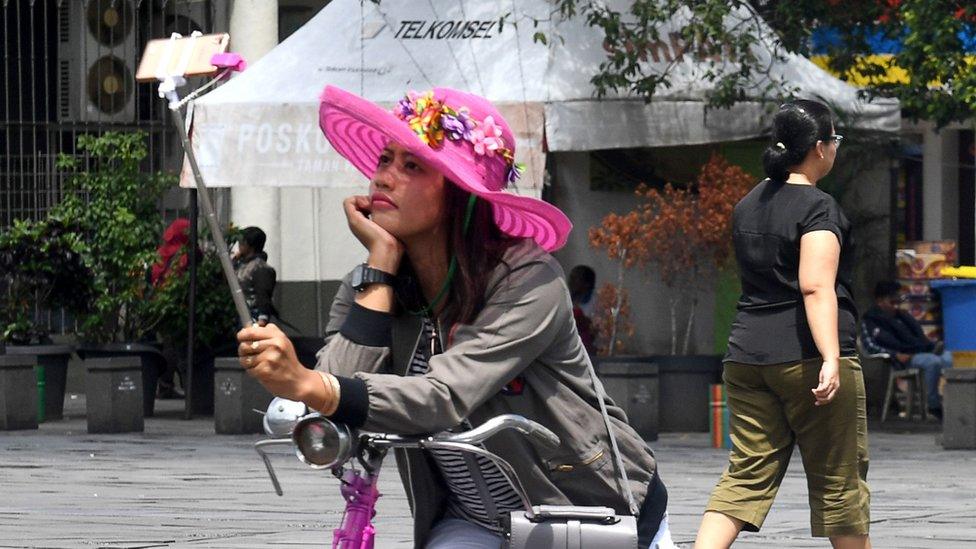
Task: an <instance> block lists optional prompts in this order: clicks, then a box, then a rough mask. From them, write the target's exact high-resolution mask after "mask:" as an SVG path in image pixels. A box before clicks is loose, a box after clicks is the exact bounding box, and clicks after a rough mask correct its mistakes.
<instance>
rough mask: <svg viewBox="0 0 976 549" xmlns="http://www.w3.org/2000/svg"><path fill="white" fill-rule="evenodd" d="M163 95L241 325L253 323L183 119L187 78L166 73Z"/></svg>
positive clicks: (163, 82) (161, 95)
mask: <svg viewBox="0 0 976 549" xmlns="http://www.w3.org/2000/svg"><path fill="white" fill-rule="evenodd" d="M159 80H160V82H159V96H160V97H165V98H166V99H167V100H168V101H169V111H170V114H171V115H172V117H173V123H174V124H175V125H176V129H177V130H178V131H179V134H180V141H182V142H183V150H184V151H186V158H187V160H189V162H190V169H191V170H192V172H193V179H194V182H195V183H196V188H197V195H198V198H199V199H200V204H201V205H202V206H203V214H204V217H205V218H206V220H207V225H208V226H209V227H210V234H211V235H212V236H213V241H214V246H216V247H217V255H219V256H220V266H221V267H222V268H223V271H224V278H226V279H227V284H228V285H229V286H230V294H231V297H232V298H233V299H234V307H235V308H236V309H237V316H238V319H239V320H240V321H241V326H244V327H248V326H250V325H251V324H253V322H254V321H253V320H252V319H251V312H250V311H249V310H248V308H247V303H246V302H245V301H244V291H243V290H241V283H240V281H239V280H238V279H237V273H236V272H234V265H233V264H232V263H231V261H230V252H228V250H227V245H226V241H225V240H224V233H223V231H221V230H220V223H218V222H217V213H216V212H215V211H214V207H213V203H212V202H211V201H210V193H209V192H207V186H206V185H205V184H204V183H203V175H201V174H200V167H199V166H198V165H197V158H196V155H194V154H193V147H192V146H191V145H190V139H189V137H188V136H187V134H186V126H185V125H184V123H183V116H182V112H181V109H180V107H181V103H180V96H179V94H178V93H177V91H176V88H178V87H179V86H182V85H183V84H185V83H186V79H185V78H183V76H182V74H180V75H166V76H163V77H160V78H159Z"/></svg>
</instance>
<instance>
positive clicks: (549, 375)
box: [238, 87, 672, 548]
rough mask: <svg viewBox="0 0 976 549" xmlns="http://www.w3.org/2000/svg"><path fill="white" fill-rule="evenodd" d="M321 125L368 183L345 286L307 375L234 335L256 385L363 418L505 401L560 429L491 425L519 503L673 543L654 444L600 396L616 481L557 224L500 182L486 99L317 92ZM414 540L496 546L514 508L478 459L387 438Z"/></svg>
mask: <svg viewBox="0 0 976 549" xmlns="http://www.w3.org/2000/svg"><path fill="white" fill-rule="evenodd" d="M319 116H320V118H319V121H320V125H321V127H322V131H323V132H324V133H325V136H326V138H327V139H328V140H329V142H330V143H331V144H332V146H333V147H335V149H336V150H337V151H338V152H339V153H340V154H342V155H343V156H344V157H345V158H347V159H348V160H349V161H350V162H352V164H353V165H355V166H356V167H357V168H358V169H359V170H360V171H361V172H362V173H363V174H365V175H366V177H368V178H369V179H370V181H371V185H370V195H369V196H353V197H350V198H348V199H347V200H346V201H345V204H344V206H345V213H346V217H347V218H348V223H349V228H350V230H351V231H352V232H353V234H354V235H355V236H356V237H357V238H358V239H359V241H360V242H361V243H362V244H363V246H364V247H365V248H366V250H367V252H368V257H367V259H366V261H365V262H364V263H363V264H362V265H360V266H358V267H357V268H356V269H355V270H354V271H353V272H352V273H350V275H349V276H347V277H346V279H345V280H344V281H343V284H342V287H341V288H340V290H339V292H338V294H337V296H336V298H335V301H334V302H333V304H332V309H331V311H330V321H329V325H328V328H327V344H326V346H325V347H324V348H323V349H322V350H321V351H319V354H318V364H317V366H316V370H315V371H311V370H308V369H306V368H305V367H303V365H302V364H300V363H299V362H298V360H297V359H296V357H295V352H294V349H293V348H292V345H291V343H290V342H289V341H288V339H287V338H286V337H285V336H284V334H283V333H282V332H281V331H280V330H278V329H277V328H276V327H274V326H273V325H268V326H267V327H263V328H261V327H251V328H247V329H244V330H242V331H241V332H240V333H239V334H238V339H239V340H240V341H241V345H240V350H239V352H240V355H241V364H242V365H243V366H244V367H245V368H247V369H248V371H249V372H250V373H251V375H253V376H254V377H256V378H257V379H259V380H260V381H261V382H262V383H263V384H264V385H265V386H266V387H267V388H268V389H269V390H271V391H272V392H273V393H275V394H276V395H279V396H283V397H286V398H291V399H294V400H300V401H303V402H305V403H306V404H307V405H308V406H309V407H311V408H313V409H315V410H319V411H321V412H322V413H323V414H325V415H327V416H329V417H331V418H332V419H334V420H336V421H340V422H344V423H346V424H348V425H350V426H353V427H360V428H362V429H365V430H371V431H380V432H388V433H398V434H418V433H429V432H437V431H443V430H447V429H452V428H455V427H458V426H465V427H466V426H476V425H479V424H481V423H482V422H484V421H485V420H487V419H488V418H491V417H494V416H497V415H500V414H506V413H514V414H520V415H522V416H525V417H527V418H529V419H533V420H535V421H538V422H539V423H542V424H543V425H545V426H546V427H548V428H549V429H551V430H552V431H553V432H554V433H555V434H556V435H558V436H559V438H560V440H561V441H562V442H561V446H560V448H559V450H558V451H557V452H552V451H547V450H543V449H539V448H536V447H535V446H533V445H532V443H531V442H530V441H529V440H528V439H527V438H525V437H522V436H520V435H517V434H508V433H502V434H499V435H496V436H494V437H492V438H491V439H489V440H488V441H487V442H486V443H485V444H484V445H485V447H486V448H487V449H488V450H490V451H491V452H494V453H495V454H497V455H499V456H501V457H502V458H504V459H505V460H506V461H508V462H509V463H511V464H512V466H513V467H514V468H515V471H516V472H517V473H518V475H519V478H520V480H521V482H522V483H523V485H524V486H525V488H526V490H527V492H528V494H529V497H530V498H531V500H532V503H533V504H534V505H539V504H563V505H565V504H574V505H600V506H607V507H612V508H614V509H615V510H616V511H617V512H618V513H621V514H631V513H632V511H637V514H638V530H639V534H640V542H641V547H642V548H643V547H671V546H672V545H671V541H670V535H669V534H668V529H667V520H666V517H665V508H666V506H667V491H666V490H665V487H664V485H663V483H662V482H661V481H660V479H659V478H658V475H657V467H656V463H655V460H654V456H653V454H652V452H651V450H650V449H649V448H648V447H647V445H646V444H645V443H644V441H643V440H642V439H641V438H640V436H638V435H637V433H636V432H635V431H634V430H633V429H632V428H631V427H630V426H629V425H628V424H627V422H626V417H625V416H624V414H623V412H622V411H621V410H620V409H619V408H617V407H615V406H613V405H612V403H609V402H608V403H607V404H608V410H609V413H610V416H611V423H612V424H613V427H614V434H615V437H616V439H617V444H618V445H619V449H620V455H621V457H622V462H623V464H624V469H625V471H626V473H627V478H628V479H629V484H630V488H631V491H632V493H633V494H634V500H635V502H634V503H635V504H636V505H635V507H636V509H631V505H630V504H629V502H628V498H627V497H626V496H625V494H624V491H623V490H622V489H621V488H622V485H621V484H620V482H619V481H618V478H619V476H620V475H619V471H618V470H617V468H616V467H615V464H614V461H613V459H612V458H611V446H610V440H609V436H608V434H607V430H606V427H605V426H604V420H603V416H602V415H601V412H600V408H599V401H598V399H597V396H596V393H595V391H594V389H593V386H592V385H591V383H590V380H589V377H588V374H587V364H588V361H589V359H588V358H587V355H586V352H585V350H584V348H583V345H582V343H581V341H580V337H579V335H578V333H577V332H576V327H575V324H574V322H573V314H572V304H571V302H570V297H569V291H568V289H567V287H566V284H565V282H564V276H563V272H562V269H561V268H560V266H559V264H558V263H557V262H556V261H555V259H553V258H552V256H550V255H549V253H548V252H549V251H552V250H555V249H558V248H559V247H561V246H562V245H563V244H564V243H565V242H566V238H567V236H568V234H569V231H570V229H571V227H572V226H571V224H570V222H569V220H568V219H567V218H566V216H565V215H564V214H563V213H562V212H560V211H559V210H558V209H557V208H555V207H554V206H552V205H550V204H548V203H545V202H543V201H541V200H536V199H533V198H529V197H523V196H517V195H514V194H510V193H508V192H505V191H504V188H505V187H506V186H507V185H508V183H509V182H512V181H514V180H515V179H516V178H517V177H518V175H519V172H520V171H521V167H520V166H518V165H517V164H515V162H514V153H515V150H514V147H515V139H514V136H513V135H512V132H511V130H510V129H509V127H508V124H506V123H505V121H504V120H503V119H502V117H501V116H500V115H499V113H498V111H497V110H496V109H495V108H494V107H493V106H492V105H491V104H490V103H489V102H488V101H486V100H485V99H483V98H481V97H478V96H475V95H471V94H468V93H464V92H460V91H457V90H452V89H446V88H435V89H434V90H432V91H430V92H427V93H424V94H416V93H411V94H409V95H408V96H407V97H406V98H404V99H403V100H402V101H400V102H399V103H398V105H397V106H396V107H395V108H394V109H393V111H392V112H390V111H389V110H386V109H383V108H381V107H379V106H377V105H375V104H373V103H371V102H369V101H366V100H364V99H362V98H360V97H357V96H355V95H352V94H350V93H347V92H345V91H343V90H340V89H337V88H334V87H326V89H325V91H324V92H323V94H322V102H321V107H320V114H319ZM396 457H397V464H398V466H399V469H400V472H401V477H402V478H403V481H404V485H405V487H406V492H407V495H408V497H409V499H410V505H411V510H412V512H413V516H414V533H415V535H414V539H415V544H416V546H417V547H427V548H440V547H479V548H480V547H493V548H497V547H499V546H500V544H501V541H502V540H501V533H502V532H503V528H502V526H501V524H500V523H499V520H498V518H499V517H500V516H501V515H503V514H506V513H507V512H508V511H511V510H514V509H519V508H521V506H520V504H519V500H518V497H517V496H516V494H515V493H514V492H513V490H512V489H511V487H510V486H509V485H508V483H507V482H506V481H505V480H504V478H503V477H502V475H501V473H500V471H499V470H498V469H497V468H496V467H495V466H494V465H493V464H492V463H490V462H489V461H487V460H483V458H480V457H479V458H475V457H472V456H465V455H462V454H458V453H454V452H447V451H431V452H429V453H428V452H425V451H422V450H397V456H396Z"/></svg>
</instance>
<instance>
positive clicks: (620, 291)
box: [607, 249, 627, 356]
mask: <svg viewBox="0 0 976 549" xmlns="http://www.w3.org/2000/svg"><path fill="white" fill-rule="evenodd" d="M626 257H627V250H626V249H624V250H622V251H621V252H620V262H619V263H618V264H617V292H616V294H617V295H615V296H614V300H613V301H614V303H613V307H611V308H610V346H609V347H608V348H607V356H613V352H614V351H615V350H616V349H617V320H618V319H619V318H620V308H621V307H622V306H623V303H624V259H626Z"/></svg>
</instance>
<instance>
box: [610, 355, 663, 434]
mask: <svg viewBox="0 0 976 549" xmlns="http://www.w3.org/2000/svg"><path fill="white" fill-rule="evenodd" d="M646 358H647V357H603V358H601V359H599V367H598V376H599V378H600V381H601V382H603V388H604V390H606V392H607V394H608V395H609V396H610V398H612V399H613V402H614V404H616V405H617V406H620V407H621V408H623V410H624V412H625V413H626V414H627V421H628V422H629V423H630V425H631V427H633V428H634V430H636V431H637V434H639V435H640V436H641V437H642V438H643V439H644V440H657V434H658V416H659V414H658V411H659V402H660V391H659V386H660V385H659V380H658V365H657V364H656V363H654V362H649V361H647V360H646Z"/></svg>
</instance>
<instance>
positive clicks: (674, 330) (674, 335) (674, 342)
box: [668, 292, 678, 355]
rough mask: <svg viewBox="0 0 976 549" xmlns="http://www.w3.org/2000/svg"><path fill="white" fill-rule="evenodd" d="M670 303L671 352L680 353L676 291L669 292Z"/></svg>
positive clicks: (673, 353)
mask: <svg viewBox="0 0 976 549" xmlns="http://www.w3.org/2000/svg"><path fill="white" fill-rule="evenodd" d="M668 303H669V305H670V306H671V354H672V355H676V354H678V319H677V318H676V317H677V316H678V298H677V297H675V292H669V297H668Z"/></svg>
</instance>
